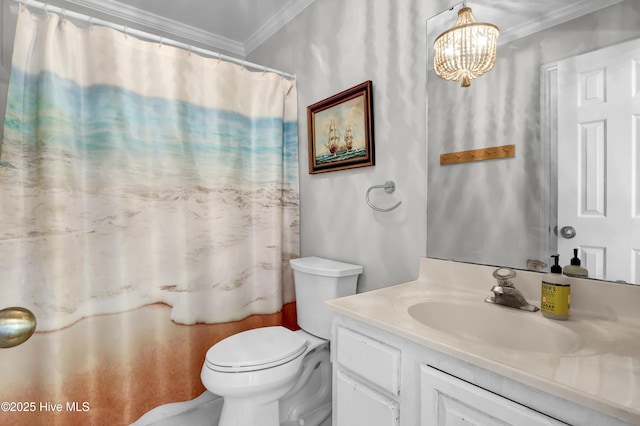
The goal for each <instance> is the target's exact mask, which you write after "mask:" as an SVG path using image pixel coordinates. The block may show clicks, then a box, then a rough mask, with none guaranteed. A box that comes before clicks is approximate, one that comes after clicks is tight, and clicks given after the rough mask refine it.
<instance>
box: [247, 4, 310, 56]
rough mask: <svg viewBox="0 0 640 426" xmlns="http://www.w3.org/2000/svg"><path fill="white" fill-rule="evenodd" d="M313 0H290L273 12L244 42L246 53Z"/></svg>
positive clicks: (265, 39) (251, 50)
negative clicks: (275, 12) (276, 11)
mask: <svg viewBox="0 0 640 426" xmlns="http://www.w3.org/2000/svg"><path fill="white" fill-rule="evenodd" d="M313 2H314V0H290V1H289V3H287V5H286V6H284V7H283V8H282V9H280V11H279V12H278V13H277V14H275V15H274V16H273V17H272V18H271V19H270V20H269V21H267V22H266V23H265V24H264V25H263V26H262V27H260V28H258V30H257V31H256V32H255V33H253V34H252V35H251V37H249V38H248V39H247V40H246V41H245V43H244V50H245V52H246V54H247V55H248V54H249V53H251V52H253V51H254V50H255V49H256V48H257V47H258V46H260V45H261V44H262V43H264V42H265V41H267V40H268V39H269V37H271V36H272V35H274V34H275V33H276V32H277V31H278V30H279V29H280V28H282V27H284V26H285V25H287V24H288V23H289V21H291V20H292V19H293V18H295V17H296V16H297V15H298V14H299V13H300V12H302V11H303V10H304V9H306V8H307V6H309V5H310V4H311V3H313Z"/></svg>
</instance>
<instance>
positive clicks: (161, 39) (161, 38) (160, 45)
mask: <svg viewBox="0 0 640 426" xmlns="http://www.w3.org/2000/svg"><path fill="white" fill-rule="evenodd" d="M163 40H164V37H162V36H160V44H159V45H158V47H159V48H160V47H162V41H163Z"/></svg>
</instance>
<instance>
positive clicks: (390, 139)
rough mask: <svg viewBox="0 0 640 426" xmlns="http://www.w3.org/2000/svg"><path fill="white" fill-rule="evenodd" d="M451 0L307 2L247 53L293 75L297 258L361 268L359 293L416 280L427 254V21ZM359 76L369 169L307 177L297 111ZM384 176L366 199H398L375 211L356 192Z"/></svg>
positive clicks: (303, 126) (302, 118)
mask: <svg viewBox="0 0 640 426" xmlns="http://www.w3.org/2000/svg"><path fill="white" fill-rule="evenodd" d="M454 3H455V2H454V1H445V0H439V1H431V0H429V1H425V0H403V1H401V2H388V1H384V2H382V1H372V0H316V1H315V2H314V3H313V4H311V5H310V6H309V7H308V8H307V9H305V10H304V11H303V12H302V13H301V14H300V15H298V16H297V17H296V18H295V19H294V20H292V21H291V22H290V23H289V24H287V25H286V26H285V27H284V28H283V29H281V30H280V31H279V32H278V33H276V34H275V35H274V36H272V37H271V38H270V39H269V40H267V41H266V42H265V43H264V44H262V45H261V46H260V47H258V48H257V49H256V50H255V51H253V52H252V53H251V54H250V55H249V57H248V59H249V60H250V61H252V62H256V63H260V64H264V65H267V66H271V67H273V68H277V69H281V70H283V71H287V72H291V73H294V74H296V77H297V84H298V120H299V123H300V126H299V136H300V204H301V206H300V214H301V218H300V224H301V228H300V238H301V255H302V256H312V255H313V256H322V257H328V258H333V259H339V260H342V261H346V262H352V263H356V264H360V265H363V266H364V274H363V275H362V276H361V277H360V280H359V283H358V291H359V292H362V291H366V290H372V289H375V288H380V287H384V286H388V285H392V284H397V283H400V282H405V281H409V280H413V279H415V278H417V275H418V261H419V258H420V257H421V256H424V255H425V254H426V237H427V221H426V209H427V204H426V181H427V176H426V60H427V46H426V44H427V43H426V21H427V18H429V17H430V16H432V15H435V14H436V13H438V12H440V11H442V10H444V9H446V8H447V6H449V5H452V4H454ZM366 80H371V81H372V82H373V103H374V122H375V128H374V133H375V153H376V165H375V166H374V167H366V168H360V169H353V170H345V171H337V172H330V173H323V174H318V175H310V174H309V172H308V169H309V165H308V139H307V117H306V107H307V106H308V105H311V104H313V103H315V102H317V101H319V100H322V99H325V98H327V97H329V96H331V95H333V94H335V93H338V92H340V91H342V90H344V89H348V88H350V87H352V86H355V85H356V84H359V83H361V82H363V81H366ZM388 179H392V180H394V181H395V182H396V185H397V187H396V191H395V192H394V193H393V194H390V195H389V194H386V193H385V192H384V191H381V190H378V191H374V192H372V193H371V195H372V201H373V202H375V203H376V204H378V205H380V206H382V207H384V206H390V205H392V204H394V203H395V202H396V201H402V205H401V206H400V207H398V208H397V209H396V210H394V211H392V212H389V213H379V212H376V211H374V210H372V209H371V208H370V207H369V206H368V205H367V204H366V202H365V192H366V191H367V189H368V188H369V187H370V186H371V185H378V184H383V183H384V182H385V181H386V180H388ZM374 196H375V197H374Z"/></svg>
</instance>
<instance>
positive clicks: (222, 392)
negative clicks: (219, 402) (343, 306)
mask: <svg viewBox="0 0 640 426" xmlns="http://www.w3.org/2000/svg"><path fill="white" fill-rule="evenodd" d="M290 264H291V268H292V269H293V277H294V283H295V289H296V307H297V312H298V317H297V319H298V325H299V326H300V327H301V330H297V331H291V330H289V329H287V328H284V327H279V326H276V327H263V328H257V329H253V330H248V331H244V332H242V333H238V334H234V335H233V336H230V337H227V338H226V339H224V340H221V341H220V342H218V343H216V344H215V345H213V346H212V347H211V348H210V349H209V350H208V351H207V355H206V358H205V363H204V365H203V366H202V372H201V374H200V378H201V380H202V384H203V385H204V386H205V387H206V388H207V390H209V391H210V392H212V393H214V394H217V395H219V396H221V397H223V398H224V403H223V406H222V413H221V416H220V422H219V423H218V425H219V426H294V425H296V426H299V425H304V426H319V425H322V424H327V423H323V422H326V421H327V419H328V418H329V417H330V416H331V363H330V358H329V340H330V338H331V320H332V314H331V311H329V310H328V309H327V308H325V306H324V302H325V301H327V300H330V299H335V298H338V297H343V296H348V295H350V294H355V292H356V284H357V281H358V275H360V274H361V273H362V269H363V268H362V266H359V265H352V264H348V263H343V262H338V261H335V260H329V259H323V258H319V257H305V258H300V259H291V261H290Z"/></svg>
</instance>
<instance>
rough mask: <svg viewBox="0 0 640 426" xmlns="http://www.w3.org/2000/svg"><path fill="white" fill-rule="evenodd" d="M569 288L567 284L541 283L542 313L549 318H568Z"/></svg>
mask: <svg viewBox="0 0 640 426" xmlns="http://www.w3.org/2000/svg"><path fill="white" fill-rule="evenodd" d="M570 298H571V286H570V285H569V284H564V285H563V284H553V283H547V282H545V281H542V300H541V303H540V309H541V310H542V313H543V314H544V313H547V314H550V315H551V316H559V317H567V316H569V308H570Z"/></svg>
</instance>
